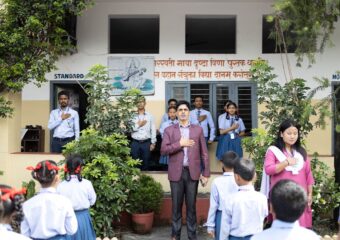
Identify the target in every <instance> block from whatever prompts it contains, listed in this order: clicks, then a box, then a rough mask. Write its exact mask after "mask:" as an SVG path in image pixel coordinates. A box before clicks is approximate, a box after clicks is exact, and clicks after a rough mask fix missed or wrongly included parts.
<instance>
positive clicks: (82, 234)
mask: <svg viewBox="0 0 340 240" xmlns="http://www.w3.org/2000/svg"><path fill="white" fill-rule="evenodd" d="M83 162H84V161H83V159H82V158H81V156H80V155H78V154H73V155H69V156H68V157H67V158H66V164H65V180H64V181H62V182H61V183H60V184H59V185H58V187H57V192H58V193H59V194H61V195H63V196H65V197H67V198H68V199H70V200H71V202H72V206H73V209H74V211H75V213H76V217H77V220H78V231H77V232H76V234H74V235H72V236H71V239H72V240H95V239H96V234H95V231H94V228H93V224H92V220H91V216H90V213H89V208H90V206H92V205H94V204H95V202H96V198H97V196H96V193H95V191H94V189H93V186H92V183H91V182H90V181H89V180H87V179H84V178H82V176H81V170H82V165H83Z"/></svg>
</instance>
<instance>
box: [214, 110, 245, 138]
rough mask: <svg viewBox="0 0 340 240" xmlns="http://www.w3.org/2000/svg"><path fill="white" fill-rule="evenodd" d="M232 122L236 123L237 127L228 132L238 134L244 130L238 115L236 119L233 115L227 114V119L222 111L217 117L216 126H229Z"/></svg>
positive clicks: (220, 127) (222, 127) (223, 127)
mask: <svg viewBox="0 0 340 240" xmlns="http://www.w3.org/2000/svg"><path fill="white" fill-rule="evenodd" d="M234 123H237V124H238V128H237V129H235V130H232V131H231V132H230V133H232V132H234V133H237V134H240V133H241V132H244V131H245V130H246V127H245V126H244V123H243V120H242V118H240V117H238V118H237V119H236V118H235V116H229V118H228V119H227V114H226V113H223V114H221V115H220V116H219V117H218V128H219V129H227V128H230V127H231V126H232V125H233V124H234Z"/></svg>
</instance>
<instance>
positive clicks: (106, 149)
mask: <svg viewBox="0 0 340 240" xmlns="http://www.w3.org/2000/svg"><path fill="white" fill-rule="evenodd" d="M71 153H78V154H80V155H81V156H82V157H83V158H84V160H85V167H84V169H83V171H82V174H83V176H84V178H86V179H88V180H90V181H91V182H92V184H93V187H94V189H95V190H96V193H97V202H96V204H95V205H94V206H93V207H92V208H91V210H90V211H91V216H92V218H93V224H94V228H95V230H96V232H97V234H98V235H100V236H101V237H104V236H105V237H113V236H114V229H113V226H112V221H113V220H114V219H116V220H117V219H118V218H119V216H120V213H121V212H123V211H124V210H126V209H127V207H129V202H128V195H129V191H130V189H132V188H133V187H134V186H135V185H136V184H137V180H136V178H137V176H138V174H139V169H138V168H136V166H137V165H138V164H139V160H134V159H132V158H131V156H130V148H129V142H128V140H127V138H126V136H125V135H121V134H118V133H114V134H111V135H109V136H104V135H102V134H100V132H99V131H97V130H95V129H93V128H89V129H86V130H83V131H82V135H81V137H80V138H79V140H78V141H73V142H71V143H69V144H67V146H66V149H65V151H64V154H65V155H68V154H71Z"/></svg>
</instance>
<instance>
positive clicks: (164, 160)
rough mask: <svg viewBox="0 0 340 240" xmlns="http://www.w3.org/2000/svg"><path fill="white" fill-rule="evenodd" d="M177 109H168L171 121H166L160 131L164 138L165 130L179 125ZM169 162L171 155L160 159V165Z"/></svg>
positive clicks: (172, 107)
mask: <svg viewBox="0 0 340 240" xmlns="http://www.w3.org/2000/svg"><path fill="white" fill-rule="evenodd" d="M176 111H177V110H176V107H174V106H170V107H169V108H168V117H169V120H167V121H165V122H163V123H162V125H161V127H160V129H159V132H160V134H161V136H162V138H163V134H164V130H165V129H166V128H167V127H169V126H172V125H174V124H177V123H178V120H177V116H176ZM168 161H169V155H161V157H160V158H159V163H160V164H168Z"/></svg>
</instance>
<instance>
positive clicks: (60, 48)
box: [0, 0, 92, 118]
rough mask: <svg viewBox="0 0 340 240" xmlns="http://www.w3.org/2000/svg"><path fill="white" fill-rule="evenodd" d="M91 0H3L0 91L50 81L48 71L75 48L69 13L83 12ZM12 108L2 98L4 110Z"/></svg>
mask: <svg viewBox="0 0 340 240" xmlns="http://www.w3.org/2000/svg"><path fill="white" fill-rule="evenodd" d="M91 3H92V1H91V0H78V1H71V0H54V1H40V0H25V1H21V0H3V1H2V5H1V7H2V9H1V10H0V93H1V92H3V91H6V92H16V91H21V89H22V88H23V87H24V86H25V85H26V84H28V83H30V82H33V83H34V84H36V85H38V86H40V84H41V83H44V82H46V78H45V74H46V73H48V72H50V71H51V70H54V69H55V68H56V67H55V63H56V61H57V60H58V59H59V57H60V56H62V55H65V54H68V53H72V52H73V51H74V48H75V46H73V45H72V44H71V41H70V36H69V35H68V33H67V31H66V30H65V19H66V17H67V16H68V15H79V14H80V13H81V12H82V11H84V10H85V9H86V8H87V7H88V6H90V5H91ZM9 108H12V107H11V106H10V104H4V102H3V101H2V102H0V112H3V111H7V110H6V109H9ZM1 109H4V110H1ZM0 117H1V118H4V117H7V115H6V114H5V115H4V114H0Z"/></svg>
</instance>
